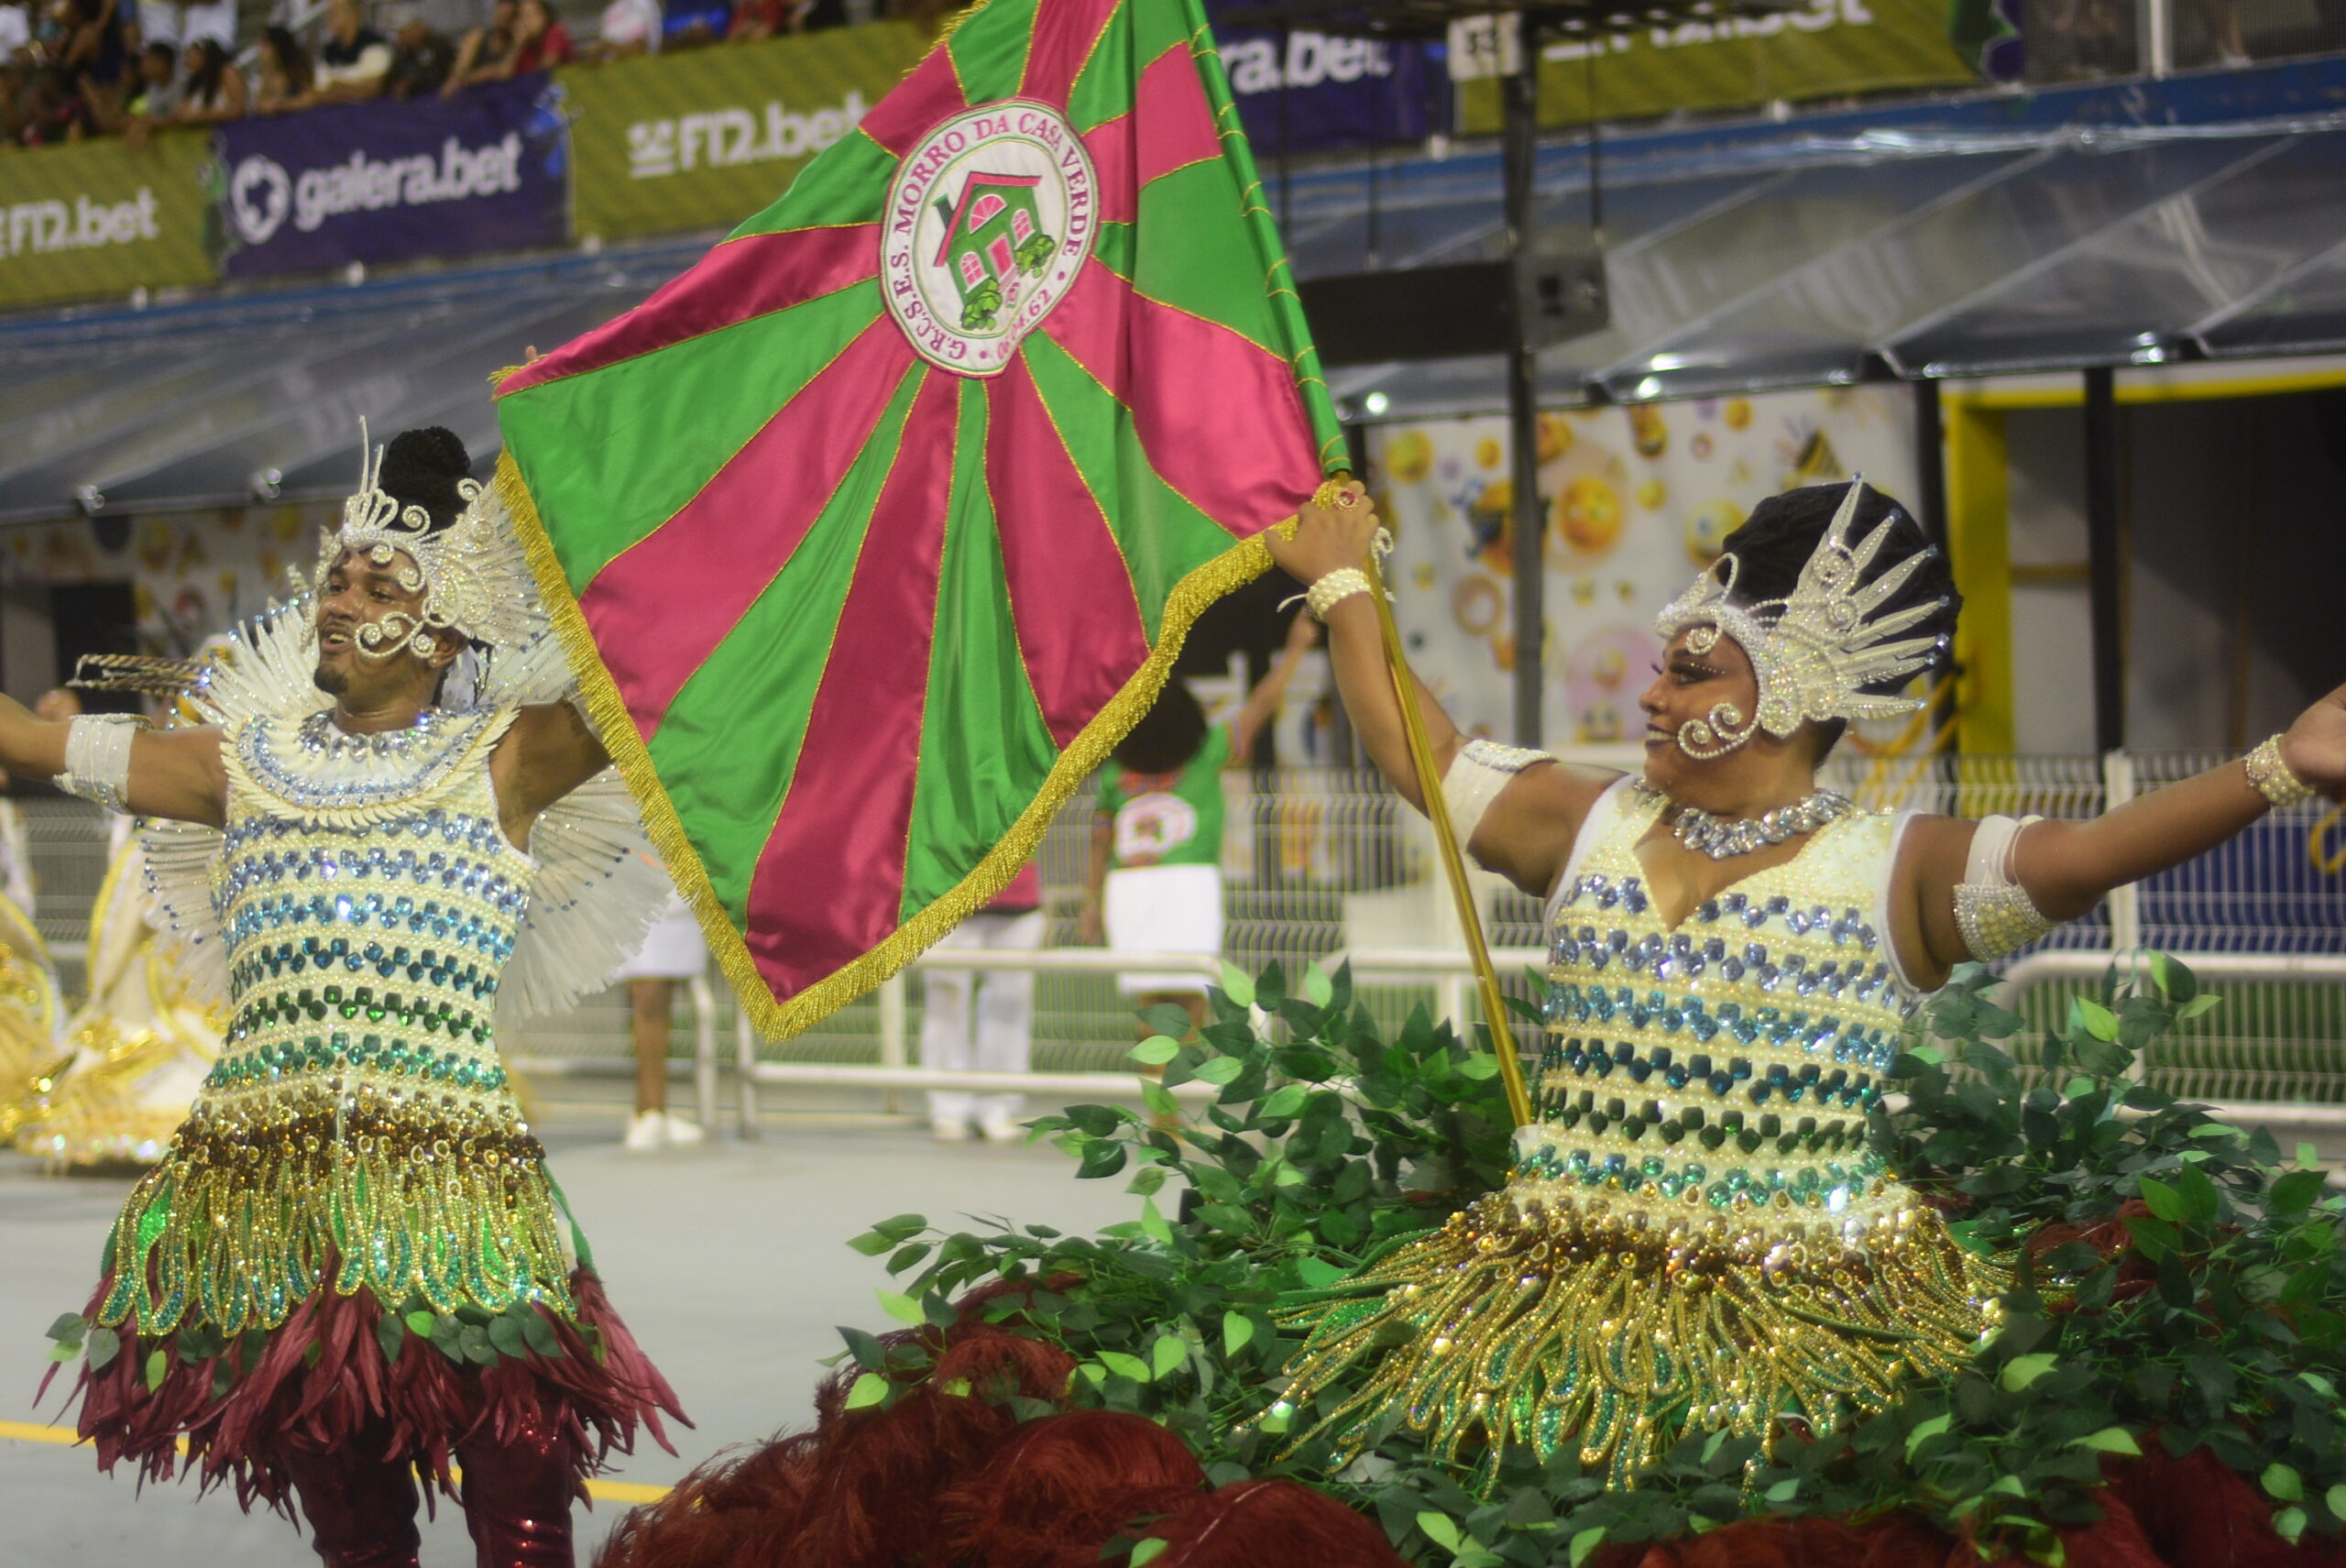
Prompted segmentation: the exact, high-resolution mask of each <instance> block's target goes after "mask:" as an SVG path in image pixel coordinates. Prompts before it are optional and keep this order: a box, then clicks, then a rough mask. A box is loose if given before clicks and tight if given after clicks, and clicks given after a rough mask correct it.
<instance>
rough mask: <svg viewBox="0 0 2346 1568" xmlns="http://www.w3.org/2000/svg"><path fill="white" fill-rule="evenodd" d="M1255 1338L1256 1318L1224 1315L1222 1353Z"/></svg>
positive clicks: (1229, 1352) (1230, 1352)
mask: <svg viewBox="0 0 2346 1568" xmlns="http://www.w3.org/2000/svg"><path fill="white" fill-rule="evenodd" d="M1312 972H1313V973H1315V974H1316V973H1318V972H1319V971H1318V970H1313V971H1312ZM1254 1338H1255V1320H1254V1319H1252V1318H1250V1317H1248V1316H1247V1315H1246V1314H1245V1313H1244V1312H1231V1313H1228V1314H1225V1315H1224V1316H1223V1318H1222V1354H1224V1355H1236V1354H1238V1353H1239V1352H1240V1351H1242V1350H1244V1349H1245V1348H1246V1347H1247V1345H1248V1344H1250V1343H1253V1341H1254Z"/></svg>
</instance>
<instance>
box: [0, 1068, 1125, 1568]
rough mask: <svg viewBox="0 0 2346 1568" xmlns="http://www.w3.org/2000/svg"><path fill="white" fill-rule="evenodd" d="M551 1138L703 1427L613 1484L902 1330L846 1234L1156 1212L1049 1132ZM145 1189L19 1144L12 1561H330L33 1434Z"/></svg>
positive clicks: (11, 1188)
mask: <svg viewBox="0 0 2346 1568" xmlns="http://www.w3.org/2000/svg"><path fill="white" fill-rule="evenodd" d="M541 1132H542V1134H543V1136H544V1138H545V1141H546V1145H547V1148H548V1150H549V1153H550V1154H551V1156H552V1159H553V1166H554V1175H555V1179H557V1180H559V1181H560V1182H561V1183H562V1185H563V1190H564V1191H565V1192H566V1193H567V1194H568V1196H569V1198H570V1201H571V1202H572V1203H573V1204H574V1205H575V1206H576V1212H577V1215H578V1219H579V1221H580V1223H582V1224H583V1225H584V1226H585V1227H586V1234H587V1238H588V1240H589V1241H590V1242H591V1243H592V1244H593V1245H594V1248H595V1255H596V1261H597V1264H598V1265H599V1266H601V1269H602V1272H603V1276H604V1278H605V1280H606V1282H607V1283H608V1286H609V1288H610V1292H611V1298H612V1300H613V1302H614V1303H615V1304H616V1305H617V1307H618V1308H619V1311H620V1313H621V1314H622V1315H623V1316H625V1318H626V1319H627V1321H628V1322H629V1323H630V1326H631V1327H632V1328H633V1329H634V1331H635V1333H636V1336H637V1338H638V1339H640V1340H641V1342H642V1343H643V1346H644V1349H645V1350H646V1351H647V1352H648V1353H649V1354H651V1355H652V1359H653V1360H655V1361H656V1362H658V1363H659V1365H660V1366H661V1368H662V1369H663V1371H664V1372H665V1373H666V1374H667V1376H668V1378H669V1380H670V1381H671V1382H672V1383H673V1384H674V1386H675V1388H676V1391H677V1393H678V1395H679V1396H680V1397H681V1398H682V1399H683V1401H684V1405H685V1410H686V1412H687V1413H688V1414H690V1415H691V1416H692V1418H693V1420H695V1421H696V1423H697V1427H696V1430H691V1431H674V1432H673V1433H672V1435H673V1437H674V1440H675V1442H676V1447H677V1450H678V1453H677V1454H675V1455H671V1454H668V1453H663V1452H662V1451H661V1450H660V1449H659V1448H658V1447H656V1446H654V1445H652V1444H649V1443H642V1444H640V1446H639V1451H638V1452H637V1453H635V1454H634V1455H633V1456H631V1457H628V1456H621V1457H619V1460H618V1464H617V1466H616V1468H615V1469H614V1470H613V1471H612V1472H611V1473H610V1475H608V1477H606V1479H608V1480H611V1481H617V1482H620V1483H625V1484H631V1485H633V1486H665V1485H667V1484H669V1483H671V1482H674V1480H675V1479H676V1478H677V1477H679V1476H680V1475H683V1474H684V1473H685V1471H686V1470H688V1469H690V1468H692V1467H693V1466H695V1465H696V1464H700V1463H701V1462H702V1461H704V1460H706V1459H707V1458H708V1457H709V1456H710V1455H711V1454H713V1453H716V1452H717V1451H718V1450H719V1449H722V1448H726V1447H729V1446H731V1445H734V1444H737V1443H743V1442H756V1441H759V1440H762V1439H763V1438H765V1437H767V1436H769V1435H771V1434H772V1433H773V1431H775V1430H776V1429H778V1428H782V1427H785V1426H789V1427H797V1426H803V1425H806V1423H807V1422H809V1421H810V1420H811V1419H812V1405H811V1395H812V1393H813V1390H814V1387H815V1385H816V1383H817V1380H818V1379H819V1378H820V1377H821V1376H823V1375H824V1374H823V1368H821V1367H820V1366H818V1365H817V1358H819V1357H823V1356H828V1355H829V1354H832V1353H833V1352H835V1351H837V1350H838V1349H839V1336H838V1334H837V1333H835V1332H833V1325H834V1324H839V1323H846V1324H851V1325H854V1326H857V1327H861V1328H869V1329H875V1330H876V1329H882V1328H887V1327H893V1326H894V1325H893V1324H892V1323H891V1322H890V1321H888V1320H887V1319H886V1318H885V1316H884V1315H883V1314H882V1312H881V1310H880V1308H879V1305H878V1303H877V1302H875V1301H874V1300H873V1299H872V1291H873V1289H874V1288H878V1287H880V1286H882V1285H884V1284H886V1283H887V1276H886V1274H885V1272H884V1271H883V1270H882V1267H881V1262H880V1260H879V1259H876V1258H868V1257H865V1256H863V1255H861V1254H860V1253H856V1252H853V1251H850V1249H849V1248H848V1247H847V1246H846V1245H844V1244H845V1243H846V1241H847V1239H848V1238H849V1237H850V1236H852V1235H855V1234H858V1233H860V1232H861V1231H863V1230H865V1229H867V1228H868V1227H869V1226H870V1225H871V1224H872V1222H874V1221H877V1220H882V1219H885V1218H887V1217H888V1216H890V1215H892V1214H898V1213H903V1212H919V1213H925V1214H927V1215H928V1216H929V1217H930V1218H931V1219H932V1220H944V1221H948V1223H951V1222H950V1218H949V1217H951V1216H956V1215H960V1214H1000V1215H1007V1216H1011V1217H1013V1218H1015V1219H1017V1220H1018V1221H1020V1222H1022V1223H1025V1222H1041V1223H1049V1224H1055V1225H1058V1226H1060V1227H1062V1228H1064V1229H1069V1230H1093V1229H1097V1228H1098V1227H1099V1226H1101V1225H1103V1224H1109V1223H1114V1222H1115V1221H1118V1220H1124V1219H1130V1218H1133V1217H1134V1216H1135V1212H1136V1201H1135V1199H1133V1198H1131V1197H1129V1196H1127V1195H1126V1194H1125V1193H1124V1190H1123V1189H1124V1182H1123V1179H1111V1180H1108V1181H1097V1182H1094V1181H1078V1180H1076V1179H1074V1173H1075V1162H1074V1161H1073V1160H1070V1159H1069V1158H1068V1157H1066V1156H1064V1155H1062V1154H1060V1153H1059V1152H1058V1150H1056V1149H1053V1148H1050V1147H1048V1146H1040V1147H1036V1148H1026V1147H1024V1146H1003V1145H985V1144H978V1143H969V1144H956V1145H939V1144H937V1143H933V1142H931V1141H930V1140H929V1138H928V1136H927V1133H926V1125H925V1124H919V1125H917V1126H916V1125H915V1124H910V1123H905V1122H889V1123H885V1124H882V1123H878V1122H876V1121H872V1120H865V1121H863V1122H862V1124H849V1123H846V1122H842V1121H823V1120H817V1119H814V1118H795V1117H794V1118H775V1119H771V1120H769V1122H768V1124H767V1126H766V1129H765V1132H764V1135H763V1137H762V1139H761V1140H759V1141H758V1142H755V1143H742V1142H739V1141H736V1140H735V1139H733V1138H732V1137H730V1136H719V1137H718V1138H717V1139H716V1140H714V1141H713V1142H712V1143H711V1144H709V1145H708V1146H705V1147H702V1148H698V1149H685V1150H677V1151H671V1152H666V1153H663V1154H660V1155H656V1156H640V1155H629V1154H626V1153H624V1152H622V1151H621V1149H620V1148H619V1124H618V1122H617V1120H616V1117H615V1116H614V1115H613V1114H612V1112H611V1111H610V1110H609V1109H606V1108H601V1107H596V1108H592V1109H589V1108H586V1107H562V1108H558V1109H557V1110H556V1111H554V1113H552V1114H550V1115H549V1116H548V1117H547V1119H546V1120H545V1121H544V1123H543V1124H542V1126H541ZM128 1187H129V1181H128V1179H126V1178H115V1177H104V1178H93V1177H73V1178H62V1179H60V1178H51V1177H48V1176H44V1175H43V1174H42V1173H41V1171H40V1169H39V1168H38V1165H36V1164H35V1163H34V1162H33V1161H31V1160H28V1159H25V1158H22V1157H18V1156H16V1155H13V1154H6V1155H0V1568H67V1565H82V1564H89V1565H92V1568H115V1565H117V1564H120V1565H123V1568H130V1565H133V1564H136V1565H137V1568H178V1565H181V1564H186V1565H190V1568H193V1565H198V1564H201V1565H203V1568H214V1565H218V1564H225V1563H234V1564H236V1565H237V1568H300V1565H301V1564H304V1563H309V1564H314V1563H316V1562H317V1558H316V1557H315V1556H314V1555H313V1554H312V1552H311V1550H310V1547H309V1541H308V1538H307V1535H306V1533H304V1534H296V1533H295V1531H294V1530H293V1528H292V1527H291V1525H289V1524H288V1523H287V1522H286V1521H285V1520H284V1519H280V1518H278V1517H276V1516H274V1515H270V1514H267V1513H257V1514H254V1515H252V1516H250V1517H247V1516H245V1515H243V1514H241V1513H239V1512H238V1511H237V1508H236V1499H235V1497H234V1496H233V1495H232V1494H229V1493H225V1492H214V1493H213V1494H212V1495H210V1496H208V1497H203V1498H201V1499H199V1498H198V1497H197V1496H196V1493H195V1489H194V1487H193V1486H186V1485H181V1484H178V1483H173V1484H170V1485H167V1486H148V1488H146V1490H145V1492H144V1494H143V1495H141V1493H140V1492H139V1489H138V1487H137V1484H136V1482H135V1480H134V1479H133V1478H132V1477H131V1475H129V1474H128V1473H127V1472H125V1473H124V1474H122V1475H116V1476H114V1477H111V1478H109V1477H107V1476H104V1475H100V1474H99V1473H98V1471H97V1468H96V1465H95V1463H94V1461H93V1458H92V1455H91V1453H90V1452H89V1451H88V1450H87V1449H85V1448H73V1447H67V1446H64V1445H62V1444H58V1443H50V1442H38V1441H29V1440H27V1437H25V1436H24V1435H21V1434H22V1433H23V1430H24V1428H25V1427H26V1426H27V1425H29V1424H35V1423H47V1422H49V1421H50V1420H54V1419H55V1418H56V1416H57V1412H58V1408H59V1405H60V1397H59V1393H58V1390H57V1388H56V1387H52V1388H51V1390H50V1393H49V1398H48V1399H47V1400H46V1401H44V1404H43V1407H42V1408H41V1409H38V1410H36V1409H34V1408H33V1404H32V1393H33V1388H34V1387H35V1385H36V1384H37V1383H38V1380H39V1378H40V1375H41V1373H42V1371H43V1370H44V1367H43V1363H42V1355H43V1353H44V1351H45V1350H46V1349H47V1348H48V1345H49V1342H48V1341H47V1340H45V1339H43V1338H42V1337H41V1336H42V1334H43V1332H45V1331H46V1330H47V1329H48V1327H49V1324H50V1323H51V1322H52V1321H55V1320H56V1318H57V1315H58V1314H59V1313H60V1311H66V1310H71V1309H72V1308H75V1307H78V1306H80V1305H81V1304H82V1301H83V1300H84V1299H86V1298H87V1296H88V1294H89V1291H90V1289H91V1288H92V1286H93V1283H94V1276H93V1273H92V1270H93V1268H94V1267H95V1266H96V1264H97V1261H98V1253H99V1248H100V1245H101V1244H102V1243H103V1242H104V1238H105V1234H106V1229H107V1227H108V1225H109V1224H111V1223H112V1222H113V1218H114V1214H115V1209H116V1208H117V1206H118V1205H119V1204H120V1202H121V1201H122V1198H123V1195H124V1193H125V1192H126V1190H127V1189H128ZM62 1382H63V1376H62V1375H60V1384H61V1383H62ZM11 1434H16V1435H11ZM627 1507H628V1505H627V1504H625V1503H623V1502H615V1501H611V1500H608V1499H605V1500H598V1501H597V1504H596V1506H595V1509H594V1511H593V1512H592V1513H587V1512H586V1511H585V1510H583V1509H582V1510H580V1511H578V1512H577V1513H576V1515H575V1516H574V1517H575V1518H576V1520H577V1524H578V1545H579V1560H580V1562H581V1563H585V1562H586V1561H587V1560H588V1559H589V1558H590V1557H591V1555H592V1553H593V1551H594V1549H595V1547H596V1546H597V1544H599V1543H600V1541H602V1539H603V1537H604V1535H605V1534H606V1533H607V1532H608V1530H609V1529H610V1526H611V1523H612V1521H613V1520H614V1519H617V1518H618V1517H619V1515H620V1514H622V1513H624V1512H625V1511H626V1508H627ZM422 1561H423V1563H424V1565H425V1568H455V1565H458V1564H467V1563H471V1562H472V1561H473V1556H472V1542H471V1541H470V1539H469V1538H468V1537H467V1536H466V1533H465V1527H464V1519H463V1515H462V1513H461V1511H460V1510H458V1509H457V1508H455V1507H453V1506H451V1505H447V1504H443V1505H442V1506H441V1508H440V1509H439V1517H438V1519H437V1520H436V1521H433V1522H430V1523H427V1524H426V1525H425V1527H424V1545H423V1557H422Z"/></svg>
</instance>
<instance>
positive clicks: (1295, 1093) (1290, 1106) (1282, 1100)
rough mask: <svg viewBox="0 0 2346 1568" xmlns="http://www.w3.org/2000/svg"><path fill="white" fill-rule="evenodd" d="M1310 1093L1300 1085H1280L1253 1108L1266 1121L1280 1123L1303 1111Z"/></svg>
mask: <svg viewBox="0 0 2346 1568" xmlns="http://www.w3.org/2000/svg"><path fill="white" fill-rule="evenodd" d="M1310 1092H1311V1091H1310V1089H1309V1088H1307V1087H1305V1086H1304V1085H1302V1084H1300V1083H1288V1084H1282V1085H1280V1086H1279V1087H1278V1088H1277V1089H1274V1090H1273V1091H1271V1092H1270V1093H1269V1095H1267V1096H1266V1098H1265V1099H1263V1100H1262V1101H1261V1102H1259V1103H1258V1104H1257V1105H1256V1106H1255V1114H1256V1115H1258V1116H1261V1117H1262V1118H1264V1119H1265V1120H1266V1121H1282V1120H1285V1119H1287V1118H1289V1117H1292V1116H1293V1115H1294V1114H1295V1113H1297V1112H1299V1111H1300V1110H1302V1109H1303V1102H1304V1100H1305V1099H1306V1098H1307V1097H1308V1096H1309V1095H1310Z"/></svg>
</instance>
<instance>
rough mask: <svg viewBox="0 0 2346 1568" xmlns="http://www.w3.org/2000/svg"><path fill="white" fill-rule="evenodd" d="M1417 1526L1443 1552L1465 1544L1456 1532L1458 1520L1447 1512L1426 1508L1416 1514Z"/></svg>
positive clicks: (1452, 1550)
mask: <svg viewBox="0 0 2346 1568" xmlns="http://www.w3.org/2000/svg"><path fill="white" fill-rule="evenodd" d="M1418 1528H1419V1529H1420V1530H1423V1531H1425V1532H1426V1539H1427V1540H1429V1541H1432V1542H1433V1543H1434V1544H1435V1545H1436V1546H1439V1547H1441V1548H1442V1550H1443V1551H1445V1552H1456V1551H1457V1550H1458V1549H1459V1548H1460V1547H1462V1546H1464V1544H1465V1542H1464V1540H1463V1539H1462V1538H1461V1537H1460V1536H1459V1533H1458V1521H1457V1520H1456V1519H1452V1518H1451V1517H1450V1516H1449V1515H1448V1514H1443V1513H1436V1512H1435V1511H1434V1510H1432V1509H1431V1508H1428V1509H1426V1510H1425V1511H1424V1512H1422V1513H1420V1514H1419V1515H1418Z"/></svg>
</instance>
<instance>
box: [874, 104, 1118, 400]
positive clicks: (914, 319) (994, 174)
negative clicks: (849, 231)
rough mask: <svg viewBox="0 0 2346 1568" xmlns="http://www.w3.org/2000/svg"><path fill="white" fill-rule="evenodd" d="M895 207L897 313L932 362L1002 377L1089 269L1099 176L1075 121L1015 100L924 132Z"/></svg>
mask: <svg viewBox="0 0 2346 1568" xmlns="http://www.w3.org/2000/svg"><path fill="white" fill-rule="evenodd" d="M887 212H888V221H887V223H886V224H885V225H884V226H883V227H882V232H881V239H880V255H881V276H882V279H883V280H884V281H885V286H886V297H887V301H888V310H889V313H891V314H892V315H893V316H894V317H895V319H896V323H897V324H898V325H899V326H901V327H903V328H904V335H905V336H906V337H907V338H909V339H911V341H912V345H913V347H914V349H915V351H916V352H917V353H918V354H919V355H920V356H921V357H922V358H924V359H926V360H927V361H928V362H929V363H930V364H932V365H935V366H937V367H939V368H941V369H946V370H951V371H955V372H957V373H959V374H960V375H964V376H994V375H998V374H1000V373H1001V371H1002V370H1003V367H1005V366H1007V365H1008V364H1009V363H1010V361H1011V357H1012V356H1013V355H1014V354H1015V353H1016V352H1017V348H1018V345H1019V341H1020V340H1021V339H1022V338H1024V337H1025V335H1026V334H1027V333H1029V332H1031V331H1033V330H1034V329H1035V328H1036V326H1038V325H1040V324H1041V323H1042V321H1043V318H1044V317H1046V316H1047V315H1049V314H1050V313H1051V311H1052V309H1053V308H1054V307H1056V306H1057V305H1058V302H1060V301H1061V300H1063V299H1065V298H1066V297H1067V293H1068V291H1069V289H1070V288H1071V287H1073V285H1074V283H1075V281H1076V279H1077V278H1078V277H1079V276H1080V274H1081V272H1082V270H1083V263H1084V260H1085V258H1087V257H1089V256H1090V255H1091V245H1092V238H1093V236H1094V235H1096V234H1097V232H1098V230H1099V188H1098V177H1097V175H1096V173H1095V172H1094V170H1093V168H1092V164H1091V153H1090V152H1089V151H1088V150H1086V148H1085V147H1084V145H1083V139H1082V138H1081V137H1079V136H1078V135H1076V133H1075V130H1074V128H1073V127H1072V126H1069V124H1068V122H1067V120H1066V117H1065V116H1064V115H1060V114H1059V113H1058V111H1057V110H1055V109H1052V108H1050V107H1048V106H1047V105H1045V104H1033V103H1025V102H1022V101H1019V100H1016V99H1011V100H1006V101H1004V102H1001V103H995V104H981V105H980V106H978V107H977V108H974V109H969V110H965V111H963V112H962V113H960V114H957V115H952V116H951V117H949V118H948V119H946V120H944V121H942V122H941V123H939V124H938V125H937V126H936V127H935V128H934V129H932V130H931V131H929V132H928V134H927V135H926V136H924V137H921V138H920V139H919V140H918V141H917V142H916V143H915V146H914V148H913V149H912V150H911V151H910V152H908V153H906V154H905V155H904V158H903V159H902V160H901V161H900V162H899V163H898V164H897V166H896V174H895V179H894V181H893V185H892V187H891V189H890V191H889V193H888V207H887Z"/></svg>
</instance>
